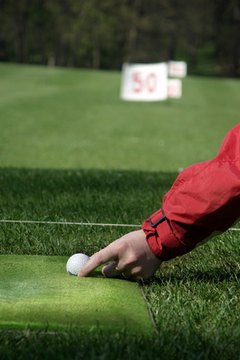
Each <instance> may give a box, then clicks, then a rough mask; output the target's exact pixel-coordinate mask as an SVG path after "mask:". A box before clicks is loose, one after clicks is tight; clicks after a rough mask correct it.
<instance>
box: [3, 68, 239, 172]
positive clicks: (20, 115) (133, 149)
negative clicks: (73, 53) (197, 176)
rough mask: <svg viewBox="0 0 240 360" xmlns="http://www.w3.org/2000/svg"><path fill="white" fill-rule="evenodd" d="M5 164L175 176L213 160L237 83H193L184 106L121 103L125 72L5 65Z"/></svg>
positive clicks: (233, 118)
mask: <svg viewBox="0 0 240 360" xmlns="http://www.w3.org/2000/svg"><path fill="white" fill-rule="evenodd" d="M0 80H1V81H0V123H1V132H0V154H1V156H0V166H14V167H28V168H29V167H30V168H54V169H58V168H60V169H63V168H65V169H66V168H68V169H69V168H81V169H86V168H87V169H91V168H92V169H116V170H120V169H125V170H126V169H127V170H145V171H153V170H154V171H162V170H165V171H176V170H177V169H178V168H182V167H186V166H188V165H190V164H192V163H195V162H198V161H203V160H206V159H209V158H212V157H213V156H214V155H215V153H216V151H217V150H218V148H219V145H220V143H221V141H222V139H223V137H224V135H225V133H226V132H227V131H228V130H229V129H230V128H231V127H233V126H234V125H235V124H236V123H237V121H238V117H239V91H240V82H239V80H230V79H222V80H217V79H211V78H196V77H187V78H186V79H184V80H183V97H182V99H181V100H168V101H165V102H156V103H134V102H124V101H121V100H120V97H119V93H120V82H121V75H120V73H119V72H115V73H114V72H98V71H87V70H70V69H69V70H63V69H56V68H54V69H53V68H45V67H37V66H36V67H34V66H32V67H31V66H19V65H18V66H17V65H5V64H0Z"/></svg>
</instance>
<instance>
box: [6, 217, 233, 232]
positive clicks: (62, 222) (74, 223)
mask: <svg viewBox="0 0 240 360" xmlns="http://www.w3.org/2000/svg"><path fill="white" fill-rule="evenodd" d="M0 223H2V224H7V223H10V224H42V225H78V226H102V227H107V226H108V227H136V228H141V225H140V224H111V223H92V222H74V221H41V220H9V219H0ZM228 231H240V228H229V229H228Z"/></svg>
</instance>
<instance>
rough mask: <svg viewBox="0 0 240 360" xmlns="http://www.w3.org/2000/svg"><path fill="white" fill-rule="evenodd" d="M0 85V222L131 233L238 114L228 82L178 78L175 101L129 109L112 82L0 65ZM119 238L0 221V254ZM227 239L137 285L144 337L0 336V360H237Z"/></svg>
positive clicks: (234, 288)
mask: <svg viewBox="0 0 240 360" xmlns="http://www.w3.org/2000/svg"><path fill="white" fill-rule="evenodd" d="M0 79H1V81H0V123H1V132H0V218H1V219H17V220H21V219H22V220H43V221H44V220H50V221H56V220H57V221H65V220H66V221H84V222H104V223H108V222H109V223H133V224H135V223H136V224H141V222H142V221H143V220H144V219H145V218H146V217H148V216H149V215H150V214H151V213H152V212H153V211H155V210H157V209H158V208H159V207H160V206H161V200H162V196H163V194H164V193H165V192H166V191H167V190H168V189H169V188H170V186H171V184H172V182H173V180H174V178H175V177H176V175H177V172H176V170H177V169H178V168H182V167H185V166H187V165H190V164H192V163H195V162H197V161H202V160H206V159H209V158H212V157H213V156H214V155H215V154H216V152H217V150H218V147H219V145H220V143H221V142H222V139H223V137H224V135H225V133H226V132H227V130H229V129H230V128H231V127H232V126H234V125H235V124H236V123H237V119H238V116H239V87H240V82H239V81H237V80H229V79H222V80H216V79H211V78H208V79H204V78H196V77H188V78H187V79H185V80H184V83H183V93H184V96H183V98H182V99H181V100H179V101H166V102H163V103H153V104H152V103H151V104H147V103H144V104H137V103H127V102H122V101H121V100H120V99H119V87H120V74H119V73H111V72H95V71H86V70H84V71H82V70H63V69H51V68H44V67H30V66H16V65H3V64H1V65H0ZM74 169H76V170H74ZM128 230H129V231H130V230H131V229H130V228H129V229H124V228H106V227H90V226H87V227H79V226H62V225H36V224H35V225H26V224H3V223H1V224H0V253H1V254H40V255H66V256H68V255H70V254H72V253H74V252H76V251H82V252H86V253H88V254H91V253H93V252H95V251H97V250H98V249H99V248H101V247H103V246H105V245H107V244H108V243H110V242H111V241H112V240H114V239H115V238H117V237H119V236H121V235H122V234H124V233H125V232H126V231H128ZM239 238H240V235H239V233H237V232H226V233H225V234H223V235H222V236H218V237H216V238H214V239H213V240H210V241H209V242H208V243H207V244H205V245H203V246H202V247H199V248H197V249H196V250H194V251H193V252H192V253H190V254H187V255H185V256H184V257H182V258H180V259H176V260H174V261H171V262H169V263H166V264H164V266H162V269H161V270H160V271H159V272H158V273H157V274H156V276H155V277H154V278H153V279H152V280H151V281H150V282H149V283H147V284H145V286H144V290H145V292H146V295H147V298H148V301H149V303H150V306H151V310H152V312H153V314H154V317H155V321H156V324H157V329H158V334H156V335H155V336H153V337H142V336H130V335H129V334H127V333H126V332H124V331H123V332H116V333H115V332H110V333H106V332H102V331H101V330H100V329H98V330H96V329H95V330H91V331H89V332H84V333H83V332H79V333H77V332H67V333H60V332H58V333H49V331H48V330H47V329H46V331H44V332H41V333H40V332H33V331H32V330H31V329H26V330H25V331H23V332H6V331H0V358H1V359H14V358H16V359H26V358H29V359H31V358H32V359H43V358H47V359H50V358H51V359H53V358H58V359H66V358H73V359H74V358H75V359H77V358H82V359H83V358H84V359H95V358H97V359H105V358H107V359H122V358H126V359H154V358H162V359H184V360H185V359H217V360H218V359H219V358H221V359H240V351H239V339H240V325H239V324H240V315H239V314H240V311H239V310H240V309H239V307H240V305H239V304H240V301H239V300H240V284H239V279H240V277H239V271H240V266H239V263H240V247H239V240H240V239H239Z"/></svg>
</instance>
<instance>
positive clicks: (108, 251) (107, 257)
mask: <svg viewBox="0 0 240 360" xmlns="http://www.w3.org/2000/svg"><path fill="white" fill-rule="evenodd" d="M117 258H118V253H117V249H116V247H115V245H114V243H112V244H110V245H108V246H107V247H105V248H104V249H102V250H100V251H98V252H97V253H95V254H94V255H92V256H91V257H90V259H89V260H88V262H87V263H86V264H85V265H84V266H83V267H82V269H81V270H80V271H79V273H78V276H81V277H83V276H88V275H89V274H90V273H91V272H92V271H93V270H94V269H96V268H97V267H98V266H100V265H102V264H105V263H106V262H108V261H111V260H116V259H117Z"/></svg>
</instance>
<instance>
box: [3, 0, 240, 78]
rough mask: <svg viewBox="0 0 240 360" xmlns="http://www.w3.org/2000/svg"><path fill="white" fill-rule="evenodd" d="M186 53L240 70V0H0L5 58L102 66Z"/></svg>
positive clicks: (208, 67) (198, 65) (212, 68)
mask: <svg viewBox="0 0 240 360" xmlns="http://www.w3.org/2000/svg"><path fill="white" fill-rule="evenodd" d="M170 59H174V60H186V61H187V63H188V68H189V72H190V73H192V74H200V75H221V76H231V77H239V76H240V1H239V0H195V1H190V0H189V1H184V0H172V1H168V0H148V1H144V0H101V1H98V0H21V1H18V0H0V61H10V62H20V63H31V64H48V65H57V66H69V67H87V68H97V69H120V68H121V65H122V63H123V62H125V61H127V62H154V61H167V60H170Z"/></svg>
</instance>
